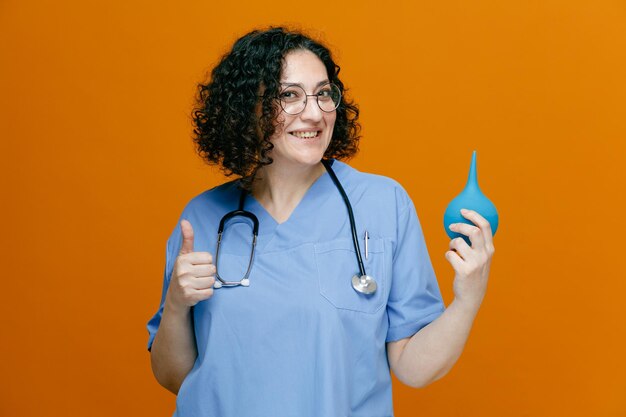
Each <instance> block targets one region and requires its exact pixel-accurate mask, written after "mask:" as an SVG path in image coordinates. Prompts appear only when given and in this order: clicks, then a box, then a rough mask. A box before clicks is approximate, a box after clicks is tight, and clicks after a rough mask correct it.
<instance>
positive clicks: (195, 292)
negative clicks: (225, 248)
mask: <svg viewBox="0 0 626 417" xmlns="http://www.w3.org/2000/svg"><path fill="white" fill-rule="evenodd" d="M180 230H181V233H182V235H183V244H182V246H181V248H180V252H179V254H178V257H177V258H176V262H175V263H174V269H173V271H172V278H171V280H170V286H169V289H168V290H167V296H166V302H168V303H169V304H170V305H171V306H172V307H174V308H177V309H181V308H190V307H193V306H194V305H196V304H197V303H198V302H200V301H202V300H206V299H208V298H211V296H212V295H213V284H214V283H215V265H213V256H211V254H210V253H209V252H194V250H193V228H192V227H191V223H189V222H188V221H187V220H183V221H181V222H180Z"/></svg>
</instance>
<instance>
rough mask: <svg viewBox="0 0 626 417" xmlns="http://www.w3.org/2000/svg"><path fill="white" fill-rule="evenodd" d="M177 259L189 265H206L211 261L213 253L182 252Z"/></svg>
mask: <svg viewBox="0 0 626 417" xmlns="http://www.w3.org/2000/svg"><path fill="white" fill-rule="evenodd" d="M179 259H180V260H181V261H184V262H187V263H189V264H191V265H205V264H206V265H208V264H212V263H213V255H211V254H210V253H209V252H191V253H183V254H181V255H180V257H179Z"/></svg>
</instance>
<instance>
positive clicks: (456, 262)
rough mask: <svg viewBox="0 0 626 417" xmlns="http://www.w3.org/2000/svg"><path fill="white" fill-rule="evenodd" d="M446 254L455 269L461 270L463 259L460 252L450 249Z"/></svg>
mask: <svg viewBox="0 0 626 417" xmlns="http://www.w3.org/2000/svg"><path fill="white" fill-rule="evenodd" d="M445 256H446V259H447V260H448V262H450V265H452V268H453V269H454V270H455V271H460V270H461V268H463V259H461V257H460V256H459V254H458V253H456V252H454V251H451V250H449V251H447V252H446V254H445Z"/></svg>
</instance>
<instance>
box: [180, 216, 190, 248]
mask: <svg viewBox="0 0 626 417" xmlns="http://www.w3.org/2000/svg"><path fill="white" fill-rule="evenodd" d="M180 231H181V233H182V234H183V245H182V246H181V248H180V253H179V255H183V254H185V253H191V252H193V228H192V227H191V223H189V221H187V220H183V221H181V222H180Z"/></svg>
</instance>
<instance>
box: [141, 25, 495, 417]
mask: <svg viewBox="0 0 626 417" xmlns="http://www.w3.org/2000/svg"><path fill="white" fill-rule="evenodd" d="M338 73H339V67H338V66H336V65H335V63H334V61H333V60H332V57H331V55H330V52H329V51H328V50H327V49H326V48H325V47H324V46H322V45H320V44H319V43H317V42H315V41H313V40H311V39H309V38H308V37H306V36H304V35H302V34H299V33H294V32H289V31H286V30H284V29H282V28H274V29H270V30H266V31H254V32H251V33H249V34H247V35H245V36H243V37H242V38H241V39H239V40H238V41H237V42H236V43H235V45H234V46H233V49H232V51H231V52H230V53H228V54H227V55H226V56H225V57H224V58H223V59H222V61H221V62H220V63H219V64H218V65H217V67H216V68H215V69H214V70H213V72H212V77H211V81H210V82H209V83H208V84H207V85H204V86H201V89H200V94H199V106H198V108H197V109H196V111H195V112H194V120H195V124H196V130H195V133H196V138H195V140H196V143H197V145H198V149H199V151H200V153H201V155H202V156H203V157H204V158H205V159H206V160H207V161H208V162H210V163H219V164H220V165H221V166H222V167H223V169H224V171H225V172H226V173H227V174H235V175H238V176H239V177H241V178H240V179H238V180H235V181H231V182H228V183H226V184H223V185H221V186H219V187H216V188H214V189H211V190H208V191H206V192H204V193H202V194H200V195H199V196H197V197H196V198H194V199H193V200H192V201H191V202H190V203H189V204H188V205H187V207H186V208H185V209H184V211H183V213H182V216H181V221H180V223H179V225H178V226H177V227H176V228H175V230H174V231H173V233H172V235H171V237H170V239H169V240H168V244H167V259H166V268H165V279H164V286H163V296H162V300H161V306H160V309H159V310H158V312H157V313H156V314H155V316H154V317H153V318H152V319H151V320H150V322H149V323H148V330H149V332H150V341H149V344H148V348H149V349H151V358H152V367H153V371H154V374H155V376H156V378H157V380H158V381H159V382H160V383H161V384H162V385H163V386H164V387H166V388H167V389H169V390H170V391H172V392H174V393H177V394H178V398H177V409H176V414H175V415H177V416H299V417H301V416H318V417H319V416H391V415H393V409H392V397H391V378H390V369H391V370H392V371H393V372H394V373H395V375H396V376H397V377H398V378H399V379H400V380H401V381H402V382H404V383H406V384H408V385H410V386H414V387H421V386H425V385H427V384H428V383H430V382H432V381H434V380H436V379H438V378H440V377H441V376H443V375H444V374H445V373H446V372H447V371H448V370H449V369H450V368H451V367H452V365H453V364H454V362H455V361H456V360H457V358H458V357H459V355H460V354H461V351H462V349H463V346H464V344H465V341H466V339H467V336H468V334H469V331H470V328H471V326H472V322H473V319H474V317H475V315H476V313H477V311H478V308H479V306H480V304H481V301H482V298H483V296H484V294H485V290H486V284H487V278H488V274H489V265H490V262H491V256H492V254H493V250H494V249H493V244H492V240H491V231H490V228H489V224H488V222H487V221H486V220H485V219H483V218H482V217H481V216H480V215H478V214H477V213H475V212H471V211H469V212H467V213H466V214H464V215H465V217H466V218H468V219H469V220H471V221H472V222H473V223H474V224H475V226H471V225H468V224H457V225H455V226H453V230H454V231H456V232H459V233H462V234H465V235H467V236H469V237H470V239H471V242H472V245H471V247H470V246H468V245H467V244H466V243H465V241H464V240H463V239H460V238H459V239H454V240H452V241H451V242H450V249H451V250H450V251H448V252H446V258H447V259H448V261H449V262H450V263H451V265H452V267H453V268H454V270H455V272H456V276H455V280H454V293H455V299H454V301H453V302H452V303H451V304H450V305H449V306H448V307H447V308H446V309H444V305H443V302H442V299H441V294H440V292H439V288H438V285H437V281H436V278H435V274H434V271H433V269H432V266H431V263H430V259H429V257H428V252H427V249H426V245H425V242H424V238H423V234H422V231H421V227H420V224H419V221H418V218H417V216H416V213H415V209H414V207H413V204H412V202H411V200H410V199H409V197H408V195H407V194H406V192H405V191H404V190H403V189H402V188H401V186H400V185H399V184H397V183H396V182H394V181H393V180H390V179H388V178H385V177H380V176H375V175H370V174H365V173H361V172H358V171H356V170H355V169H353V168H351V167H349V166H348V165H346V164H344V163H342V162H340V161H339V160H338V159H339V158H346V157H350V156H352V155H354V154H355V153H356V150H357V143H358V131H359V129H358V124H357V118H358V109H357V107H356V106H354V105H353V104H352V103H350V102H348V101H347V100H346V99H345V96H344V95H343V84H342V83H341V81H340V79H339V78H338ZM334 176H336V177H337V178H336V179H337V183H336V182H335V179H334V178H333V177H334ZM341 189H345V193H346V197H347V201H345V200H344V199H343V197H342V191H341ZM349 205H350V209H349V208H348V206H349ZM236 209H243V210H246V211H249V212H251V213H252V214H253V215H254V216H256V217H257V218H258V221H259V230H258V241H257V243H256V247H255V250H254V256H253V259H252V262H251V263H250V257H251V251H252V247H253V244H252V240H253V238H252V232H251V226H250V224H251V222H252V221H251V220H250V219H251V218H252V217H253V216H250V217H243V218H242V217H241V216H238V217H236V218H233V219H231V220H230V221H226V222H225V224H226V230H225V231H224V235H223V237H222V240H221V243H220V245H219V246H218V244H217V240H218V237H217V230H218V226H219V224H220V221H221V220H222V218H223V217H224V216H225V215H226V214H227V213H229V212H231V211H233V210H236ZM349 210H352V211H353V217H354V224H352V222H351V219H350V216H349ZM353 229H354V234H355V236H356V241H354V240H353V238H352V236H353ZM357 243H358V246H357ZM218 249H219V252H218V253H216V251H217V250H218ZM357 251H358V253H360V254H361V260H360V261H361V262H362V265H359V262H357ZM249 265H250V270H249V275H247V271H248V266H249ZM216 268H217V273H216ZM355 273H356V278H353V276H354V275H355ZM360 275H363V277H360ZM365 275H367V276H369V277H372V279H370V278H366V277H365ZM216 276H217V277H218V278H219V279H218V280H217V281H216ZM242 277H245V279H242ZM230 284H233V285H230ZM234 284H243V285H234Z"/></svg>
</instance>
